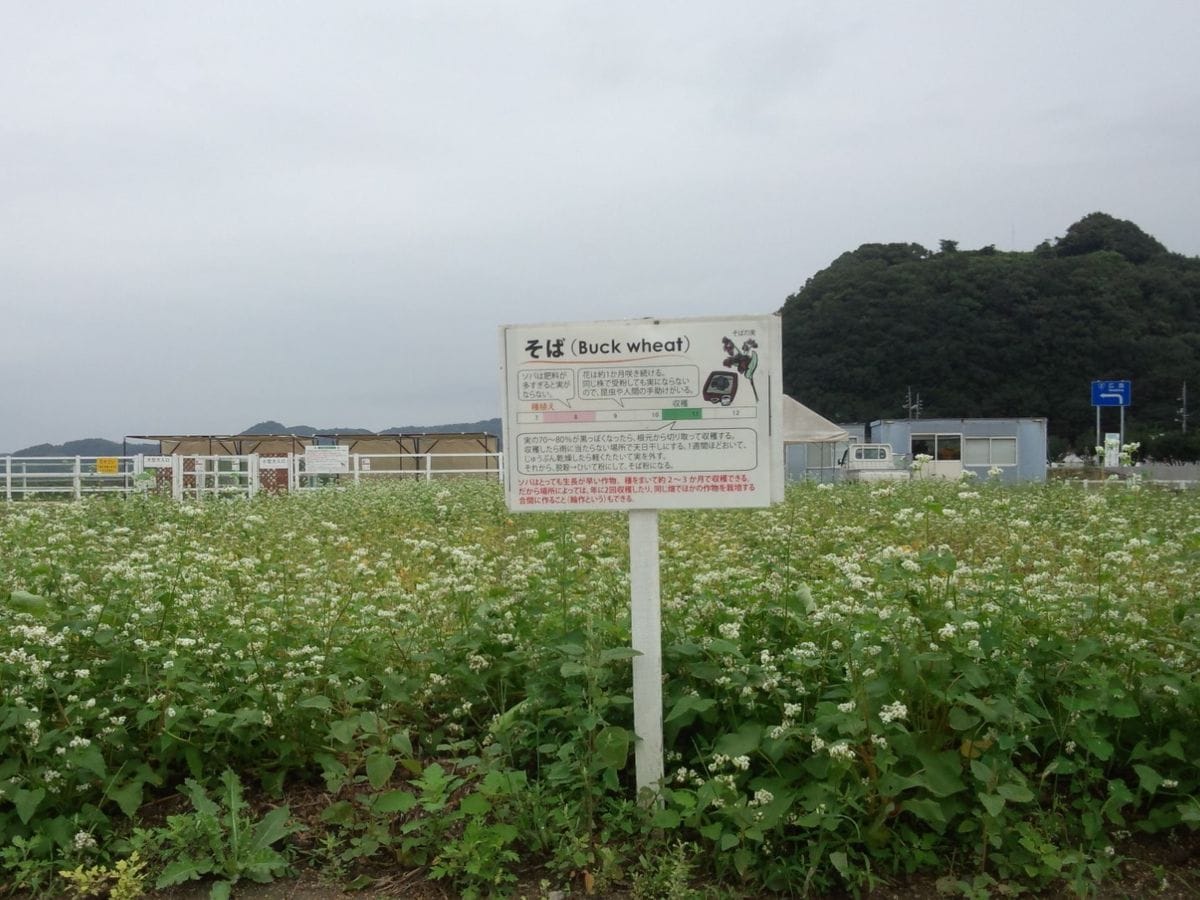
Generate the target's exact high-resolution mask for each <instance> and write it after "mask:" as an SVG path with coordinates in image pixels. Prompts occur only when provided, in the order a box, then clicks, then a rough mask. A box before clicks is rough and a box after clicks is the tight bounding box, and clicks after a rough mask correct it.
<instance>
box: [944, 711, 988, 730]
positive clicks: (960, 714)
mask: <svg viewBox="0 0 1200 900" xmlns="http://www.w3.org/2000/svg"><path fill="white" fill-rule="evenodd" d="M981 721H982V720H981V719H980V718H979V716H975V715H972V714H971V713H969V712H967V711H966V710H965V709H963V708H962V707H961V706H956V707H954V708H953V709H952V710H950V727H951V728H953V729H954V730H955V731H967V730H968V729H970V728H974V727H975V726H976V725H978V724H979V723H980V722H981Z"/></svg>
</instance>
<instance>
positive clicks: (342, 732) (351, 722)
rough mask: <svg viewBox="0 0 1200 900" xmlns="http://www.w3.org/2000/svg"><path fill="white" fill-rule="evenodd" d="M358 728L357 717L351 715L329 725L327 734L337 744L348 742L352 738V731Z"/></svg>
mask: <svg viewBox="0 0 1200 900" xmlns="http://www.w3.org/2000/svg"><path fill="white" fill-rule="evenodd" d="M357 728H358V717H357V716H351V717H350V718H349V719H342V720H341V721H339V722H334V723H332V724H331V725H330V726H329V734H330V735H331V736H332V737H333V739H334V740H335V741H337V742H338V743H339V744H349V743H350V742H351V741H352V740H354V732H355V730H356V729H357Z"/></svg>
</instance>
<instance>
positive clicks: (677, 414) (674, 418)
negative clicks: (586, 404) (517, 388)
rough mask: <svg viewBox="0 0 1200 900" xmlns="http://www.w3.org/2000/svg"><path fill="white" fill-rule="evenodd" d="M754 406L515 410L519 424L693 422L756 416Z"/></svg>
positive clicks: (756, 411)
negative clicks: (518, 411) (517, 411)
mask: <svg viewBox="0 0 1200 900" xmlns="http://www.w3.org/2000/svg"><path fill="white" fill-rule="evenodd" d="M757 415H758V410H757V409H755V408H754V407H734V408H730V407H719V406H718V407H713V408H711V409H704V408H701V407H666V408H662V409H566V410H549V411H546V412H520V413H517V422H518V424H521V425H562V424H566V423H572V422H579V423H594V422H696V421H710V422H711V421H715V420H719V419H747V418H750V419H752V418H756V417H757Z"/></svg>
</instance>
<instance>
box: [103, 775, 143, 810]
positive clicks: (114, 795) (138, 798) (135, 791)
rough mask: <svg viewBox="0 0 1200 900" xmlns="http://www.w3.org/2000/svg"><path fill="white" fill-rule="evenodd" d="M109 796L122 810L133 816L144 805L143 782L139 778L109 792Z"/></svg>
mask: <svg viewBox="0 0 1200 900" xmlns="http://www.w3.org/2000/svg"><path fill="white" fill-rule="evenodd" d="M108 796H109V797H110V798H111V799H112V800H113V801H115V802H116V804H117V806H119V807H120V808H121V812H123V813H125V815H127V816H129V817H130V818H132V817H133V816H134V814H136V813H137V811H138V808H139V807H140V806H141V805H142V782H141V781H140V780H138V779H135V780H133V781H129V782H126V783H125V784H124V785H123V786H121V787H119V788H117V789H116V790H112V791H109V792H108Z"/></svg>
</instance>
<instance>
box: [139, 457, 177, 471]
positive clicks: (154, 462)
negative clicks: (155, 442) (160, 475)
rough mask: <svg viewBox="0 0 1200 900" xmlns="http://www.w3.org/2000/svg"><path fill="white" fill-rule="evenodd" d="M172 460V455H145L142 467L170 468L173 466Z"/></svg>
mask: <svg viewBox="0 0 1200 900" xmlns="http://www.w3.org/2000/svg"><path fill="white" fill-rule="evenodd" d="M171 460H172V457H170V456H143V457H142V468H143V469H169V468H171Z"/></svg>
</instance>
